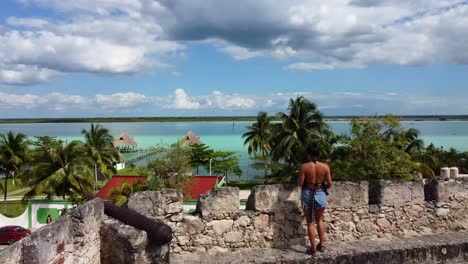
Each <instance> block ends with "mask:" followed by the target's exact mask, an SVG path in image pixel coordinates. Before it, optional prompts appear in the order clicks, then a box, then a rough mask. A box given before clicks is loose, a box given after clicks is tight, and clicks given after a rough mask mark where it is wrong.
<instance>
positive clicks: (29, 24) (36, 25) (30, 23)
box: [6, 17, 49, 28]
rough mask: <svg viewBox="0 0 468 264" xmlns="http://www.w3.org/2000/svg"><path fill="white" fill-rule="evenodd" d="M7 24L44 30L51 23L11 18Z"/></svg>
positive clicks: (35, 19) (40, 20) (36, 19)
mask: <svg viewBox="0 0 468 264" xmlns="http://www.w3.org/2000/svg"><path fill="white" fill-rule="evenodd" d="M6 22H7V24H9V25H12V26H22V27H32V28H43V27H44V26H46V25H47V24H49V22H48V21H47V20H45V19H41V18H18V17H9V18H7V20H6Z"/></svg>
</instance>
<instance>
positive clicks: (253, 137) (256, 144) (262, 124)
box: [242, 112, 273, 179]
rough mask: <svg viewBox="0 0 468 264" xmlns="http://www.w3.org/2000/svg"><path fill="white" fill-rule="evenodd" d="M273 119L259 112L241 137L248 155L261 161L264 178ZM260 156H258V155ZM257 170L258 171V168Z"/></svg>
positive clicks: (271, 136) (268, 156)
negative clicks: (246, 146) (246, 147)
mask: <svg viewBox="0 0 468 264" xmlns="http://www.w3.org/2000/svg"><path fill="white" fill-rule="evenodd" d="M272 120H273V117H271V116H268V114H267V113H265V112H260V113H258V115H257V120H256V122H255V123H253V124H252V125H251V126H247V132H245V133H244V134H243V135H242V138H244V139H245V140H244V145H248V146H249V147H248V153H249V155H252V154H254V157H255V160H258V161H260V160H261V161H263V168H261V169H263V170H264V177H265V179H266V177H267V175H268V169H269V166H268V165H269V162H270V160H271V159H270V156H271V155H270V152H271V144H272V138H273V127H272V124H271V122H272ZM259 154H260V155H259ZM258 169H260V168H259V167H258Z"/></svg>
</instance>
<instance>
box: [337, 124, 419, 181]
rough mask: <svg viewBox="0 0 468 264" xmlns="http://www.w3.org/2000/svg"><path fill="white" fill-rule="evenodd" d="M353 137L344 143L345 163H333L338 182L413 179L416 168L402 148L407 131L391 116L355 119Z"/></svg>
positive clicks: (338, 161) (342, 149)
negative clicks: (403, 137)
mask: <svg viewBox="0 0 468 264" xmlns="http://www.w3.org/2000/svg"><path fill="white" fill-rule="evenodd" d="M351 131H352V133H351V134H352V135H351V137H350V138H349V139H347V140H344V141H343V142H342V144H343V146H341V151H342V152H345V154H344V155H343V157H344V159H341V160H333V162H332V169H333V172H334V176H335V177H336V178H341V179H345V180H349V179H360V180H370V179H394V178H401V179H411V178H412V177H413V172H414V171H415V170H417V169H418V168H417V164H415V163H414V162H413V161H412V160H411V156H410V155H409V154H408V153H406V152H405V148H404V147H402V146H404V144H402V141H401V138H402V137H401V136H400V135H401V134H402V133H404V130H402V129H401V127H400V124H399V122H398V121H396V119H394V118H393V117H391V116H387V117H384V118H380V117H371V118H360V119H353V120H352V121H351Z"/></svg>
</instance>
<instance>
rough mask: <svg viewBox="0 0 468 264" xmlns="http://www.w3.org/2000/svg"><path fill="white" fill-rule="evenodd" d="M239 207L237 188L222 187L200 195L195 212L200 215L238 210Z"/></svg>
mask: <svg viewBox="0 0 468 264" xmlns="http://www.w3.org/2000/svg"><path fill="white" fill-rule="evenodd" d="M239 207H240V200H239V188H237V187H222V188H219V189H213V190H211V191H208V192H207V193H205V194H202V195H200V197H199V198H198V203H197V210H196V211H197V212H198V213H200V214H201V215H202V216H208V215H219V214H224V213H233V212H238V211H239Z"/></svg>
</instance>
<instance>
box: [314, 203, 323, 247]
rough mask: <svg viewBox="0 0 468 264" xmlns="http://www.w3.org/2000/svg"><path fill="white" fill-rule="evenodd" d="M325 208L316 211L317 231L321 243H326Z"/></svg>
mask: <svg viewBox="0 0 468 264" xmlns="http://www.w3.org/2000/svg"><path fill="white" fill-rule="evenodd" d="M324 212H325V208H320V209H317V210H316V211H315V221H316V222H317V231H318V236H319V239H320V245H321V246H324V245H325V225H324V224H323V213H324Z"/></svg>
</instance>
